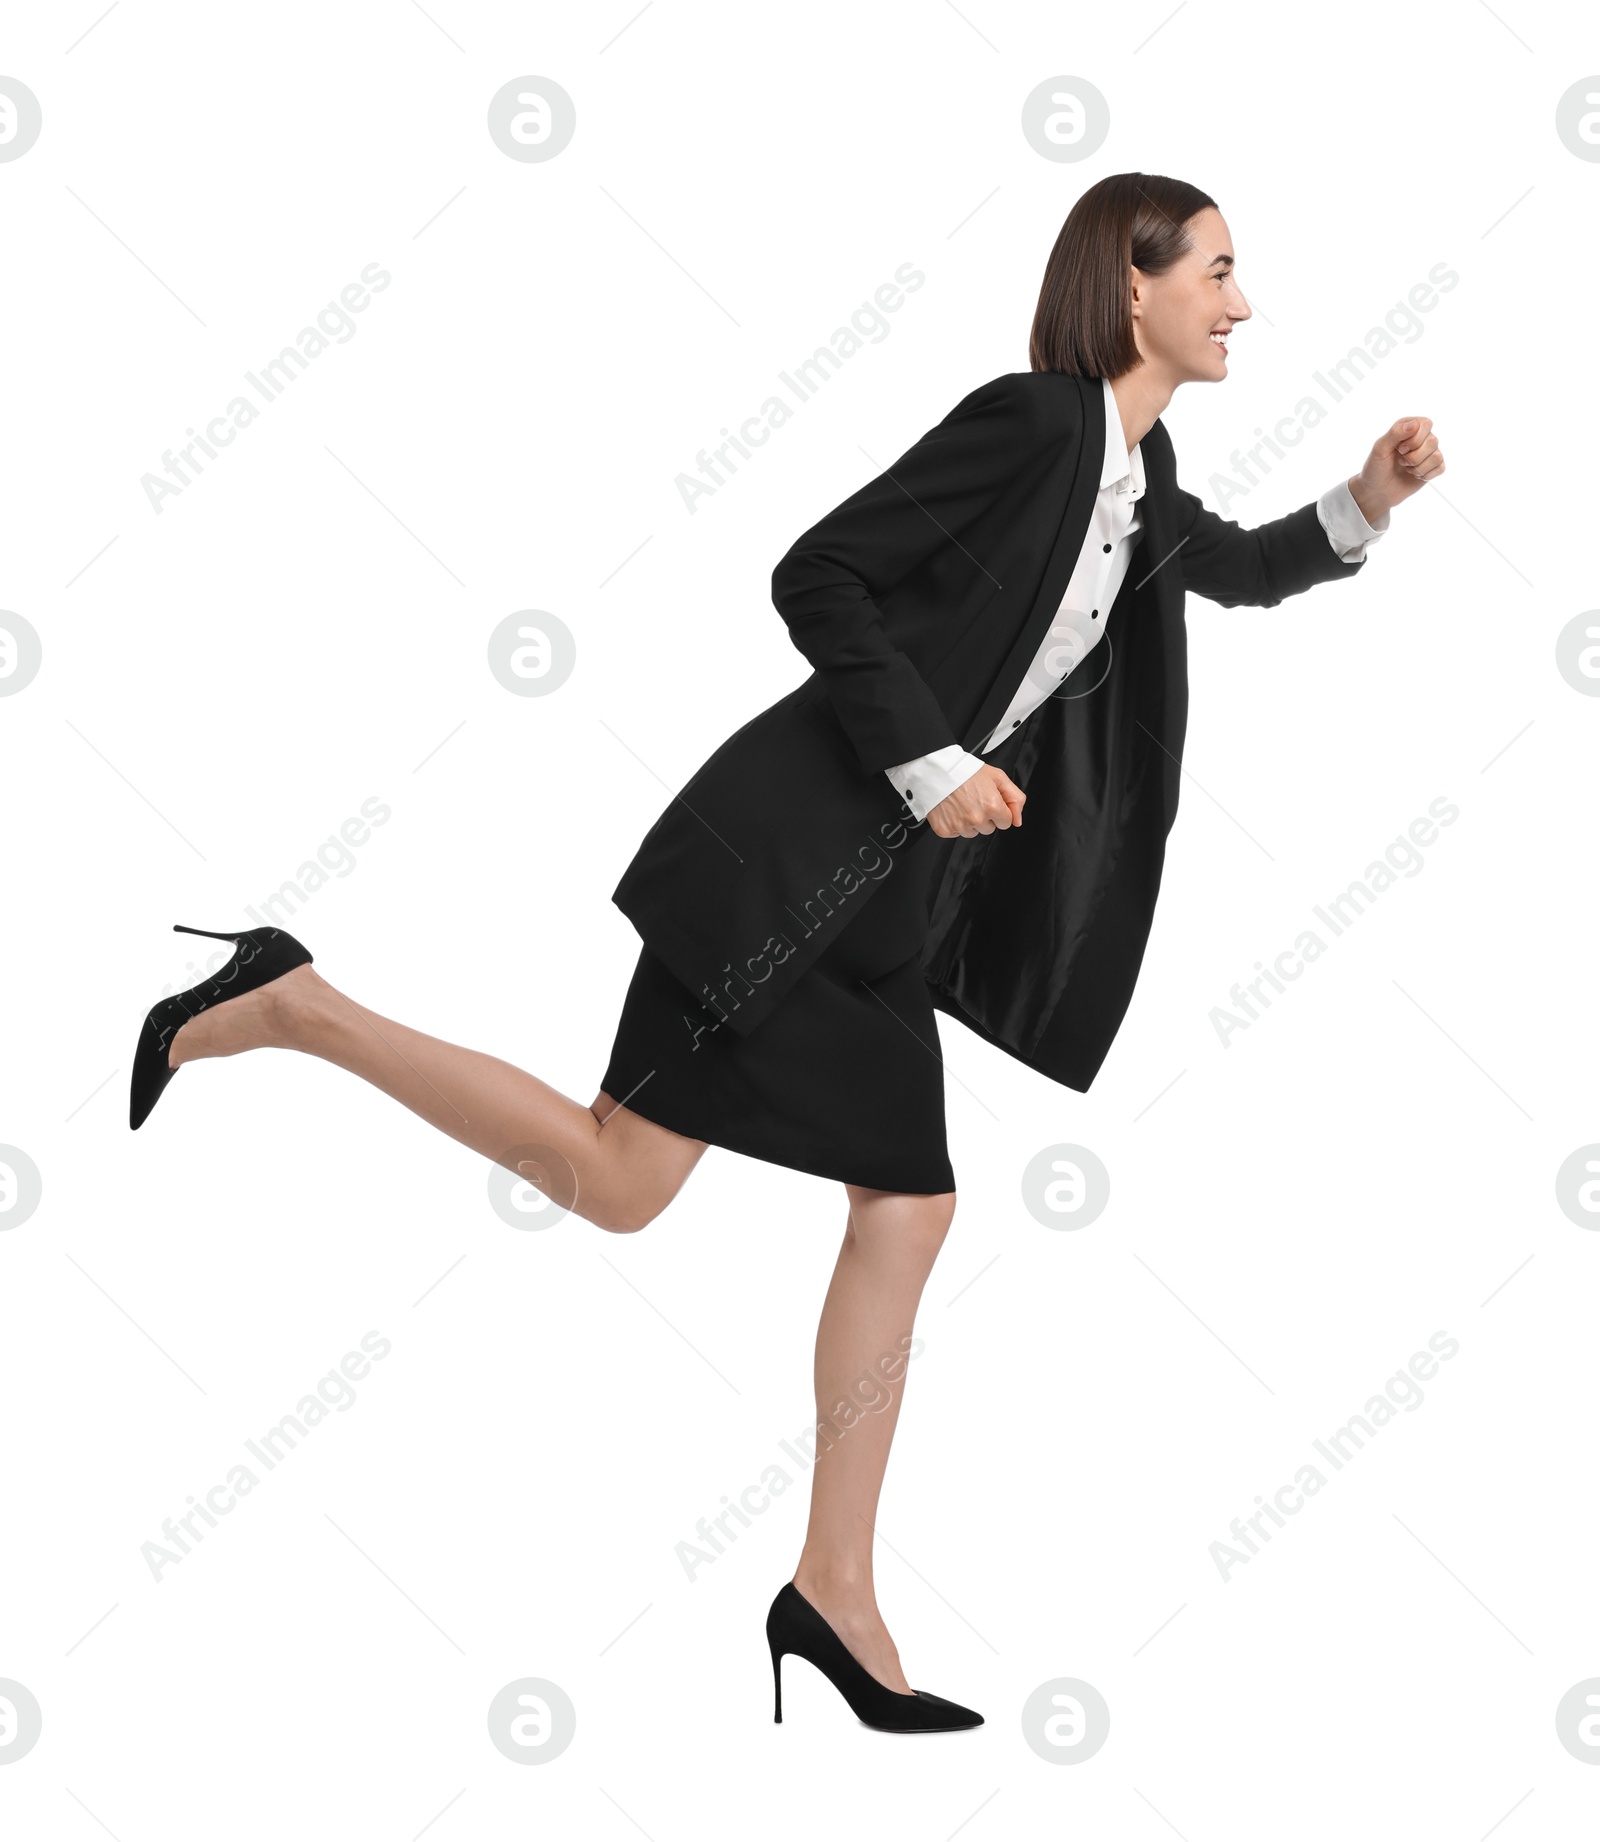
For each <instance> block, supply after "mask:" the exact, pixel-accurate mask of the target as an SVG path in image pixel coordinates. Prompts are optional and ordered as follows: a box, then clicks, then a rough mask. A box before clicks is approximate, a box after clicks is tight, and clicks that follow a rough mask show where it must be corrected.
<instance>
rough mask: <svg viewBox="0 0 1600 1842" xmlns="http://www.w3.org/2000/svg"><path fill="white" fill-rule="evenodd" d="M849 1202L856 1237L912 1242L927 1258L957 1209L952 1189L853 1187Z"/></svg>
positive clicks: (938, 1244)
mask: <svg viewBox="0 0 1600 1842" xmlns="http://www.w3.org/2000/svg"><path fill="white" fill-rule="evenodd" d="M850 1202H851V1207H850V1226H851V1230H852V1232H853V1233H854V1234H856V1235H857V1236H858V1237H860V1236H868V1237H870V1238H871V1239H872V1240H873V1241H875V1242H877V1243H878V1244H879V1245H882V1244H883V1243H884V1242H887V1243H889V1244H890V1245H891V1246H894V1247H905V1246H906V1245H907V1244H912V1245H915V1246H916V1247H917V1248H919V1249H920V1250H921V1251H922V1253H923V1255H924V1257H925V1258H927V1259H930V1260H931V1259H932V1258H933V1257H934V1255H936V1254H937V1253H938V1251H939V1249H940V1248H941V1247H942V1246H943V1245H944V1239H945V1236H946V1235H947V1234H948V1233H949V1232H950V1224H951V1223H952V1222H953V1221H954V1220H955V1213H956V1193H955V1191H954V1190H947V1191H945V1192H943V1193H942V1194H940V1195H935V1196H923V1195H917V1194H913V1193H911V1192H900V1193H894V1192H889V1191H884V1190H873V1191H859V1192H858V1191H854V1190H853V1191H852V1192H851V1198H850Z"/></svg>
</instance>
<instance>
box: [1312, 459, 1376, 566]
mask: <svg viewBox="0 0 1600 1842" xmlns="http://www.w3.org/2000/svg"><path fill="white" fill-rule="evenodd" d="M1317 521H1318V523H1319V524H1320V525H1321V526H1322V528H1323V530H1324V531H1326V532H1327V534H1328V542H1329V543H1330V544H1332V545H1333V547H1334V549H1335V550H1336V551H1337V552H1338V555H1339V561H1340V562H1341V563H1359V562H1361V561H1362V559H1363V558H1364V557H1365V556H1366V554H1367V545H1368V544H1370V543H1371V542H1372V541H1373V540H1374V539H1375V538H1379V537H1382V536H1383V534H1384V532H1385V531H1387V530H1388V528H1389V514H1388V513H1387V512H1385V513H1384V514H1383V523H1382V524H1379V525H1372V524H1368V523H1367V521H1366V519H1365V518H1363V517H1362V515H1361V507H1360V506H1359V505H1357V504H1356V500H1355V494H1354V493H1352V492H1351V490H1350V482H1349V481H1348V480H1341V481H1340V482H1339V484H1338V485H1337V486H1330V487H1329V488H1328V490H1327V491H1326V492H1325V493H1324V494H1323V495H1322V497H1321V498H1320V499H1319V500H1318V501H1317Z"/></svg>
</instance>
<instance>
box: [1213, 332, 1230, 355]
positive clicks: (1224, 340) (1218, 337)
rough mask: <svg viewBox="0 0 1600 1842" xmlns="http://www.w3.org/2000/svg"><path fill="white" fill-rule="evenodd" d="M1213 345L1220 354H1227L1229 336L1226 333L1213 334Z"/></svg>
mask: <svg viewBox="0 0 1600 1842" xmlns="http://www.w3.org/2000/svg"><path fill="white" fill-rule="evenodd" d="M1211 343H1212V344H1213V345H1214V346H1215V347H1216V348H1217V350H1218V351H1219V352H1226V351H1227V349H1228V335H1227V334H1226V333H1213V334H1212V335H1211Z"/></svg>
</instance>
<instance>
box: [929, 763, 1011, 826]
mask: <svg viewBox="0 0 1600 1842" xmlns="http://www.w3.org/2000/svg"><path fill="white" fill-rule="evenodd" d="M1027 797H1028V796H1027V794H1026V793H1024V792H1023V790H1022V789H1021V787H1019V786H1018V785H1017V783H1016V782H1015V781H1014V780H1012V779H1011V777H1010V776H1009V775H1008V774H1005V773H1002V772H1001V770H1000V769H999V768H997V767H982V768H980V769H979V770H978V772H977V773H976V774H974V775H973V776H972V778H971V779H970V780H964V781H962V783H961V785H960V786H959V787H957V788H956V790H955V792H954V793H952V794H950V795H949V796H948V797H947V798H945V799H942V800H940V802H939V803H938V805H937V806H934V807H932V808H930V810H929V812H928V824H929V826H930V827H931V828H932V829H933V830H934V831H935V832H937V833H938V835H939V836H940V837H941V838H976V837H978V836H979V834H980V833H988V832H992V831H1009V830H1010V829H1011V827H1012V826H1013V825H1020V824H1021V823H1022V806H1023V802H1024V801H1025V800H1026V799H1027Z"/></svg>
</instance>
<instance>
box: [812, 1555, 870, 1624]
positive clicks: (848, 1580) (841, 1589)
mask: <svg viewBox="0 0 1600 1842" xmlns="http://www.w3.org/2000/svg"><path fill="white" fill-rule="evenodd" d="M794 1586H795V1591H796V1592H798V1593H799V1594H800V1596H801V1597H802V1598H804V1599H809V1600H811V1602H812V1603H813V1604H814V1605H815V1604H818V1603H819V1602H821V1601H823V1600H826V1601H827V1603H828V1604H829V1605H831V1606H833V1607H835V1608H836V1609H838V1610H844V1609H849V1610H850V1611H852V1612H858V1613H864V1614H869V1615H871V1616H873V1617H876V1616H877V1612H878V1600H877V1595H876V1593H875V1592H874V1590H873V1585H872V1572H871V1569H870V1568H865V1567H862V1566H860V1565H859V1564H856V1563H853V1562H838V1561H828V1560H823V1561H813V1560H808V1559H807V1558H806V1557H805V1556H804V1555H802V1556H801V1558H800V1563H799V1565H798V1566H797V1567H796V1568H795V1570H794Z"/></svg>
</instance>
